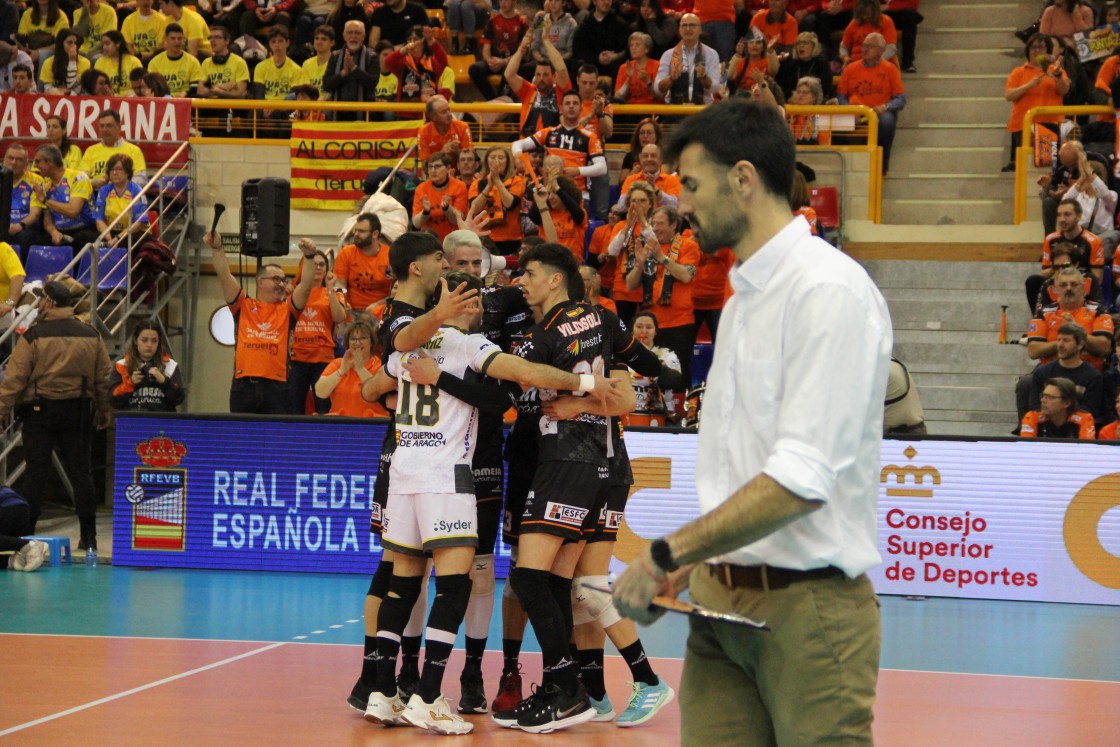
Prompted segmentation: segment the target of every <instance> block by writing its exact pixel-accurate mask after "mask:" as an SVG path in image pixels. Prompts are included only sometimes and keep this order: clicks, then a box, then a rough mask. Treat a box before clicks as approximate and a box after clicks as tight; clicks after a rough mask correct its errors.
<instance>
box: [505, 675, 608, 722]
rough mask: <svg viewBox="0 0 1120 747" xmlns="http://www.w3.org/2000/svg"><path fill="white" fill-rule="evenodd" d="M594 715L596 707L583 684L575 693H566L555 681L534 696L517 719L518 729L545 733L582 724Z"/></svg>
mask: <svg viewBox="0 0 1120 747" xmlns="http://www.w3.org/2000/svg"><path fill="white" fill-rule="evenodd" d="M593 718H595V709H594V708H592V707H591V701H590V699H589V698H588V697H587V688H586V687H584V686H583V685H582V684H581V685H579V687H577V688H576V692H575V695H568V694H567V693H566V692H564V691H563V690H561V689H560V686H559V685H557V684H555V683H549V684H548V685H547V686H546V687H544V688H543V689H542V690H541V691H540V692H539V693H538V696H537V700H536V702H535V703H534V704H533V706H532V707H531V708H528V709H526V710H525V711H524V712H523V713H522V714H521V715H520V716H519V717H518V719H517V728H518V729H521V731H527V732H529V733H530V734H548V733H549V732H553V731H556V730H557V729H567V728H568V727H569V726H577V725H579V724H585V723H587V722H588V721H590V720H591V719H593Z"/></svg>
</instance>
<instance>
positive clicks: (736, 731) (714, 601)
mask: <svg viewBox="0 0 1120 747" xmlns="http://www.w3.org/2000/svg"><path fill="white" fill-rule="evenodd" d="M666 157H667V158H668V159H669V160H673V161H679V164H680V177H681V187H682V188H681V196H680V209H681V212H682V213H683V214H684V215H685V216H686V217H687V218H688V220H689V222H690V223H691V225H692V229H693V234H694V238H696V239H697V240H698V241H699V243H700V247H701V248H702V249H703V251H704V252H706V253H714V252H715V251H717V250H718V249H719V248H720V247H724V246H729V247H731V249H732V251H733V252H734V253H735V255H736V257H737V258H738V260H739V264H738V265H737V266H736V267H735V269H734V270H732V273H731V283H732V287H733V290H734V294H733V295H732V297H731V299H730V300H729V301H728V303H727V306H726V308H725V309H724V314H723V319H724V320H725V321H724V324H726V325H728V327H727V328H728V329H730V330H731V332H730V333H729V334H721V335H720V336H719V339H718V341H717V343H716V352H715V359H714V361H713V363H712V368H711V373H710V374H709V377H708V383H707V393H706V396H705V405H706V407H705V408H704V419H703V420H702V422H701V426H700V435H699V443H698V446H697V449H698V455H697V460H696V490H697V495H698V497H699V502H700V514H701V515H700V518H698V519H697V520H696V521H693V522H691V523H689V524H687V525H685V526H684V527H682V528H681V529H679V530H677V531H676V532H673V533H672V534H670V535H668V536H667V537H664V538H662V539H658V540H655V541H654V542H653V543H651V545H650V547H649V549H647V550H646V551H645V552H644V553H642V554H641V555H639V556H638V558H637V559H636V560H635V561H634V563H632V564H631V565H630V567H629V568H628V569H627V571H626V572H625V573H624V574H623V575H622V577H621V578H620V579H619V581H618V583H617V584H616V586H615V590H614V596H615V604H616V605H617V606H618V607H619V610H620V611H621V612H622V613H623V614H625V615H627V616H630V617H633V618H634V619H636V620H638V621H639V622H649V621H652V620H653V619H655V618H656V616H657V615H656V614H655V613H650V612H649V609H648V605H649V603H650V601H651V600H652V598H653V597H654V595H656V594H664V593H667V592H668V593H673V592H679V591H680V590H682V589H683V588H685V587H689V588H690V589H691V594H692V598H693V600H694V601H695V602H697V603H698V604H701V605H704V606H707V607H711V608H714V609H717V610H721V611H727V612H737V613H740V614H744V615H747V616H749V617H751V618H754V619H758V620H765V621H766V622H767V623H768V624H769V626H770V630H769V631H765V632H763V631H757V630H754V629H751V628H746V627H729V626H727V625H725V624H723V623H711V622H707V621H701V620H698V619H696V620H692V621H691V625H690V635H689V639H688V646H687V652H686V656H685V668H684V675H683V677H682V681H681V693H680V695H681V715H682V718H681V742H682V744H729V743H735V744H741V745H742V744H746V745H772V744H783V745H784V744H816V743H822V742H824V741H837V742H839V741H843V742H844V743H845V744H867V745H870V744H871V740H872V735H871V719H872V705H873V703H874V699H875V683H876V679H877V674H878V662H879V647H880V621H879V609H878V604H877V601H876V598H875V592H874V590H873V589H872V588H871V583H870V581H869V580H868V579H867V576H866V575H865V572H866V571H867V570H868V569H869V568H871V567H872V566H875V565H877V564H878V563H879V562H880V557H879V553H878V550H877V549H876V521H877V510H876V502H877V495H878V473H879V445H880V440H881V437H882V427H883V392H884V391H885V390H886V384H887V369H888V363H889V360H890V351H891V341H892V340H891V338H892V335H891V322H890V316H889V314H888V311H887V306H886V303H885V302H884V301H883V298H882V296H881V295H880V293H879V291H878V290H877V289H876V288H875V286H874V284H873V283H872V282H871V279H870V278H868V276H867V273H866V272H864V271H863V269H861V268H860V267H859V266H858V265H857V264H856V263H855V262H853V261H852V260H850V259H849V258H847V257H845V256H844V255H843V254H841V253H839V252H837V251H835V250H834V249H831V248H830V247H829V246H828V245H827V244H825V243H824V242H823V241H821V240H820V239H818V238H816V237H813V236H811V234H810V232H809V226H808V224H806V223H805V221H804V219H802V218H799V217H798V218H791V217H790V215H789V206H788V203H787V201H786V196H787V195H788V194H789V189H790V185H791V181H792V178H793V172H794V143H793V138H792V135H791V134H790V131H789V128H788V126H787V125H786V123H785V121H784V120H783V119H782V117H781V115H780V113H779V112H778V111H777V110H776V109H774V108H772V107H765V106H762V105H760V104H756V103H753V102H740V101H732V102H728V103H725V104H721V105H720V106H718V107H711V108H708V109H705V110H704V111H703V112H702V113H700V114H697V115H695V116H693V117H690V118H689V119H686V120H685V121H684V122H683V123H682V124H681V126H680V128H679V129H678V130H677V132H676V133H675V134H674V137H673V140H672V142H671V143H670V145H669V147H668V149H667V154H666ZM721 326H722V325H721ZM841 360H842V361H844V365H842V366H837V365H836V362H837V361H841Z"/></svg>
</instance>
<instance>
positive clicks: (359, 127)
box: [291, 119, 423, 210]
mask: <svg viewBox="0 0 1120 747" xmlns="http://www.w3.org/2000/svg"><path fill="white" fill-rule="evenodd" d="M422 124H423V122H422V121H421V120H418V119H416V120H405V121H402V122H295V123H293V124H292V139H291V149H292V154H291V161H292V163H291V168H292V171H291V180H292V207H293V208H305V209H309V210H353V209H354V203H355V201H357V200H359V199H361V198H362V197H363V196H364V192H363V191H362V183H363V181H364V180H365V178H366V174H368V173H369V172H371V171H373V170H374V169H376V168H378V167H381V166H388V167H389V168H392V167H393V166H395V165H396V163H397V160H398V159H400V157H401V156H402V155H404V154H405V152H406V151H408V149H409V148H411V147H412V145H413V144H414V143H415V142H416V133H417V131H418V130H419V129H420V125H422ZM408 165H409V164H406V167H408Z"/></svg>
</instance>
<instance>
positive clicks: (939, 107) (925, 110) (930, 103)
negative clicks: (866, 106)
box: [899, 87, 1011, 125]
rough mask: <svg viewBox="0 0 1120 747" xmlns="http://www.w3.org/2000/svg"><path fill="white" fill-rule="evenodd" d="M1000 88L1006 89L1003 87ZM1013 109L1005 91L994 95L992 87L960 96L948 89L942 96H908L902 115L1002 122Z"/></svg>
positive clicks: (949, 120)
mask: <svg viewBox="0 0 1120 747" xmlns="http://www.w3.org/2000/svg"><path fill="white" fill-rule="evenodd" d="M996 90H997V91H1002V90H1003V89H1002V87H1001V88H999V89H996ZM1010 113H1011V104H1009V103H1008V102H1007V101H1006V100H1005V99H1004V98H1003V96H1002V95H994V94H993V92H992V91H989V92H988V94H987V95H985V96H957V95H955V94H948V93H947V92H946V93H942V95H940V96H924V97H915V98H913V99H911V98H910V97H909V96H907V100H906V108H905V109H903V110H902V113H901V115H900V116H899V119H909V118H911V117H914V118H915V119H917V120H918V121H919V122H937V123H939V124H957V123H959V124H968V125H975V124H976V123H977V122H981V123H987V124H998V123H1000V122H1006V121H1007V117H1008V116H1009V115H1010Z"/></svg>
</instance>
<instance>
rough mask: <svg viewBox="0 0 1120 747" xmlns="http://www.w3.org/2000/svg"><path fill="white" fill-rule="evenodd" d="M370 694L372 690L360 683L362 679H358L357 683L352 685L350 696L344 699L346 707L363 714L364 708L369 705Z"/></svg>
mask: <svg viewBox="0 0 1120 747" xmlns="http://www.w3.org/2000/svg"><path fill="white" fill-rule="evenodd" d="M371 692H373V688H372V687H370V686H369V685H367V684H366V683H364V682H362V678H361V677H359V678H358V681H357V682H355V683H354V689H352V690H351V691H350V696H349V697H348V698H346V705H348V706H350V707H351V708H353V709H354V710H355V711H357V712H358V713H365V712H366V706H367V705H369V694H370V693H371Z"/></svg>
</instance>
